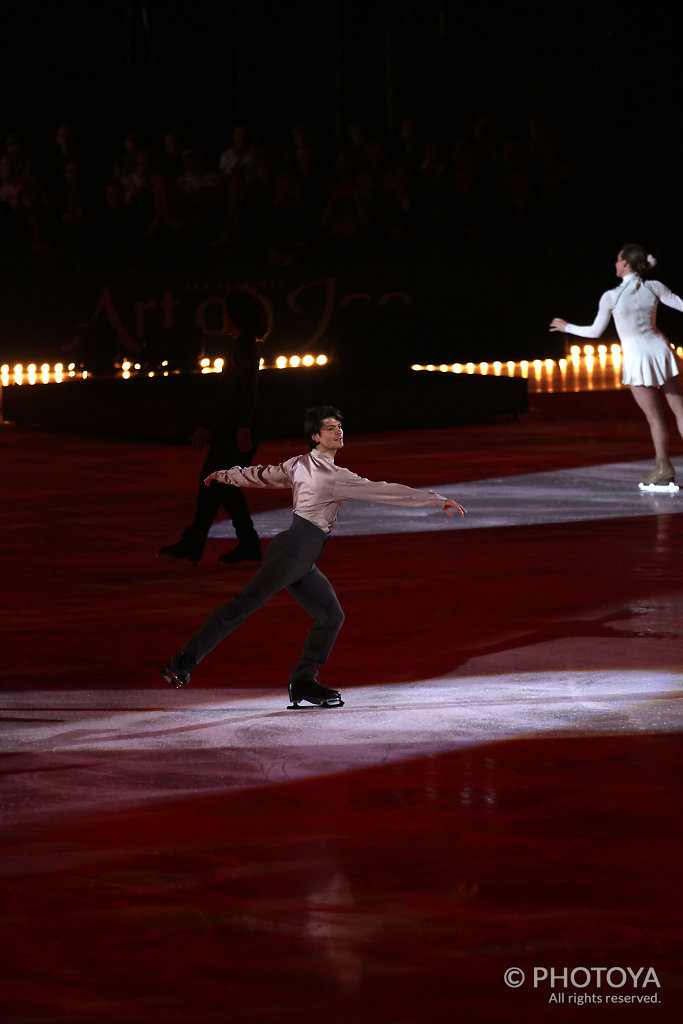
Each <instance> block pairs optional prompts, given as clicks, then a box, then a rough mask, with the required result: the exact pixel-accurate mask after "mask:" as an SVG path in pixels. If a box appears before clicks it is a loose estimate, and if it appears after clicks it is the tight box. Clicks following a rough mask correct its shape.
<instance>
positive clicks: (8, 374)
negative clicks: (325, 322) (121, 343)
mask: <svg viewBox="0 0 683 1024" xmlns="http://www.w3.org/2000/svg"><path fill="white" fill-rule="evenodd" d="M327 362H328V359H327V356H325V355H318V356H312V355H303V356H297V355H294V356H278V357H277V359H276V360H275V361H274V363H272V364H269V363H267V362H266V361H265V360H264V359H261V361H260V366H259V368H260V369H261V370H265V369H272V368H276V369H278V370H283V369H286V368H288V367H293V368H296V367H299V366H307V367H308V366H325V365H326V364H327ZM224 365H225V363H224V360H223V359H214V360H211V359H202V360H201V361H200V364H199V366H200V370H201V372H202V373H220V372H221V371H222V369H223V366H224ZM167 367H168V362H164V363H162V366H161V369H160V370H156V371H155V370H148V371H147V376H148V377H155V376H157V375H162V376H168V375H169V374H170V373H171V371H170V370H169V369H167ZM141 370H142V367H141V365H140V363H131V362H129V361H128V360H126V361H125V362H123V363H122V364H121V376H122V377H123V378H124V379H126V380H127V379H128V378H129V377H132V376H133V375H134V374H135V373H138V372H140V371H141ZM88 376H89V374H88V371H87V370H81V369H80V368H79V367H77V366H76V364H75V363H69V364H68V366H67V367H66V369H65V368H64V364H63V363H55V365H54V366H50V364H49V363H43V364H42V365H41V366H40V367H38V365H37V364H36V363H29V364H28V366H24V364H23V363H17V364H16V365H15V366H12V367H10V365H9V363H4V364H3V365H2V366H0V384H2V385H3V386H8V385H9V384H23V383H24V382H25V381H26V382H28V383H29V384H37V383H38V381H40V382H41V383H43V384H50V383H57V384H58V383H60V382H61V381H63V380H64V379H65V378H69V377H71V378H73V377H81V378H83V379H85V378H87V377H88Z"/></svg>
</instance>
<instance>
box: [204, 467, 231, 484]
mask: <svg viewBox="0 0 683 1024" xmlns="http://www.w3.org/2000/svg"><path fill="white" fill-rule="evenodd" d="M227 475H228V470H227V469H217V470H216V472H215V473H210V474H209V476H207V477H204V484H205V486H206V487H210V486H211V484H212V483H214V482H215V483H217V484H229V483H231V481H230V480H228V479H227Z"/></svg>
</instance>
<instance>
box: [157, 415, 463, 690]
mask: <svg viewBox="0 0 683 1024" xmlns="http://www.w3.org/2000/svg"><path fill="white" fill-rule="evenodd" d="M341 420H342V417H341V413H340V412H338V411H337V410H336V409H334V408H333V407H332V406H317V407H315V408H311V409H308V410H307V411H306V420H305V424H304V430H305V434H306V438H307V440H308V443H309V447H310V449H311V451H310V452H309V453H308V454H306V455H297V456H295V458H293V459H289V460H288V461H287V462H283V463H282V464H281V465H279V466H244V467H240V466H233V467H232V469H222V470H217V471H215V472H213V473H211V474H209V476H207V478H206V480H205V481H204V483H205V484H206V486H207V487H215V486H216V484H221V485H222V486H226V485H227V486H233V487H235V488H237V487H288V488H290V487H291V489H292V501H293V505H294V515H293V517H292V525H291V526H290V528H289V529H288V530H285V531H284V533H280V534H278V535H277V537H274V538H273V540H272V541H271V542H270V544H269V545H268V549H267V551H266V557H265V559H264V562H263V565H262V566H261V568H260V569H259V570H258V572H257V573H256V574H255V575H254V576H252V578H251V579H250V581H249V582H248V583H247V585H246V586H245V587H244V588H243V589H242V590H241V591H240V592H239V594H237V595H236V596H235V597H233V599H232V600H231V601H228V602H226V603H225V604H222V605H219V607H218V608H216V610H215V611H213V612H212V613H211V614H210V615H209V617H208V618H207V619H206V621H205V622H204V624H203V625H202V626H200V628H199V630H198V632H197V633H195V635H194V636H193V637H191V638H190V639H189V640H188V641H187V642H186V643H185V644H184V645H183V647H182V649H181V650H179V651H177V652H176V653H175V654H173V655H172V656H171V658H170V659H169V660H168V662H167V663H166V665H165V666H164V668H163V669H162V670H161V673H162V675H163V676H164V678H165V679H166V680H167V681H168V682H169V683H171V684H172V685H173V686H176V687H178V686H185V685H186V684H187V683H189V681H190V673H191V672H192V671H193V670H194V668H195V666H196V665H197V664H198V663H199V662H200V661H201V659H202V658H204V657H205V656H206V655H207V654H208V653H209V652H210V651H212V650H213V648H214V647H215V646H216V644H218V643H220V641H221V640H223V639H224V638H225V637H226V636H228V634H229V633H232V631H233V630H234V629H237V627H238V626H240V625H241V624H242V623H243V622H244V621H245V619H246V618H247V617H248V616H249V615H251V614H252V612H255V611H256V610H257V609H258V608H261V607H262V606H263V605H264V604H265V603H266V601H269V600H270V598H271V597H273V595H274V594H276V593H277V592H278V591H279V590H285V589H286V590H287V592H288V593H289V594H291V596H292V597H293V598H294V599H295V600H296V601H298V602H299V604H300V605H301V606H302V607H303V608H304V609H305V610H306V611H307V612H308V614H309V615H310V616H311V618H312V619H313V620H314V622H313V625H312V626H311V628H310V630H309V631H308V635H307V637H306V641H305V643H304V648H303V651H302V654H301V659H300V661H299V664H298V665H297V666H296V667H295V668H294V669H293V670H292V673H291V676H290V680H289V698H290V700H291V702H292V703H291V705H290V708H298V707H299V702H300V701H302V700H305V701H308V703H309V704H317V705H318V706H323V707H340V706H341V705H342V704H343V703H344V701H343V700H342V699H341V695H340V693H339V692H338V691H337V690H330V689H329V688H328V687H326V686H321V685H320V683H319V682H318V681H317V675H318V669H319V668H321V667H322V666H323V665H324V664H325V662H326V661H327V658H328V656H329V654H330V651H331V650H332V645H333V643H334V641H335V639H336V637H337V633H338V632H339V630H340V629H341V626H342V623H343V621H344V613H343V612H342V610H341V606H340V604H339V601H338V600H337V595H336V594H335V592H334V589H333V588H332V584H331V583H330V581H329V580H328V579H327V577H326V576H323V574H322V573H321V572H320V570H319V569H318V567H317V566H316V564H315V561H316V559H317V558H319V556H320V555H321V554H322V551H323V548H324V547H325V544H326V543H327V539H328V536H329V534H330V531H331V530H332V527H333V526H334V523H335V521H336V519H337V515H338V513H339V506H340V505H341V503H342V501H344V500H345V499H346V498H357V499H359V500H361V501H381V502H386V503H387V504H388V505H403V506H404V507H407V508H434V509H443V511H444V512H445V513H446V515H448V516H450V517H451V518H453V516H454V514H455V513H456V512H457V513H458V514H459V515H461V516H464V515H465V509H464V508H463V507H462V506H461V505H458V503H457V502H456V501H453V500H452V499H451V498H444V497H443V496H442V495H440V494H437V493H436V492H435V491H418V490H416V489H415V488H414V487H406V486H405V485H404V484H390V483H385V482H384V481H376V480H366V479H365V478H364V477H360V476H358V475H357V474H356V473H352V472H351V470H349V469H344V468H342V467H341V466H337V465H335V461H334V457H335V455H336V454H337V452H338V451H339V450H340V449H341V448H342V447H343V445H344V432H343V430H342V425H341Z"/></svg>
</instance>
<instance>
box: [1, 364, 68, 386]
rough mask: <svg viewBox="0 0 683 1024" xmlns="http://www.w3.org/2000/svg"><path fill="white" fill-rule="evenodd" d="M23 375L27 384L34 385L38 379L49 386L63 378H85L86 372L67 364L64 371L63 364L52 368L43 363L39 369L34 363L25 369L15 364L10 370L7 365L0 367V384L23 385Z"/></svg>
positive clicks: (21, 365)
mask: <svg viewBox="0 0 683 1024" xmlns="http://www.w3.org/2000/svg"><path fill="white" fill-rule="evenodd" d="M24 375H25V376H26V378H27V380H28V382H29V384H36V383H37V382H38V380H39V379H40V381H41V382H42V383H43V384H49V383H50V382H51V381H57V382H59V381H62V380H64V378H65V377H82V378H86V377H87V376H88V371H87V370H80V369H79V368H78V367H77V366H76V364H75V363H69V365H68V366H67V368H66V369H64V364H63V363H55V365H54V366H53V367H51V366H50V364H49V363H43V364H42V366H41V367H40V369H39V368H38V366H37V365H36V364H35V363H29V364H28V366H26V367H24V365H23V363H17V364H16V365H15V366H13V367H11V368H10V366H9V364H8V363H3V365H2V366H0V383H1V384H3V385H4V386H7V385H8V384H23V382H24Z"/></svg>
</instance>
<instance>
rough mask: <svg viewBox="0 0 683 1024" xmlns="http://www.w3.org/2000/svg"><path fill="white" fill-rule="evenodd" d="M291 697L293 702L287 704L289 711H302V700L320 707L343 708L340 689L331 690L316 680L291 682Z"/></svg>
mask: <svg viewBox="0 0 683 1024" xmlns="http://www.w3.org/2000/svg"><path fill="white" fill-rule="evenodd" d="M289 699H290V700H291V702H292V703H291V704H288V705H287V710H288V711H302V710H305V709H304V708H301V707H300V703H301V701H302V700H305V701H308V703H309V704H315V705H316V706H317V707H319V708H343V707H344V701H343V700H342V699H341V694H340V693H339V691H338V690H329V689H328V688H327V687H326V686H321V685H320V683H316V682H297V683H290V684H289Z"/></svg>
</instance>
